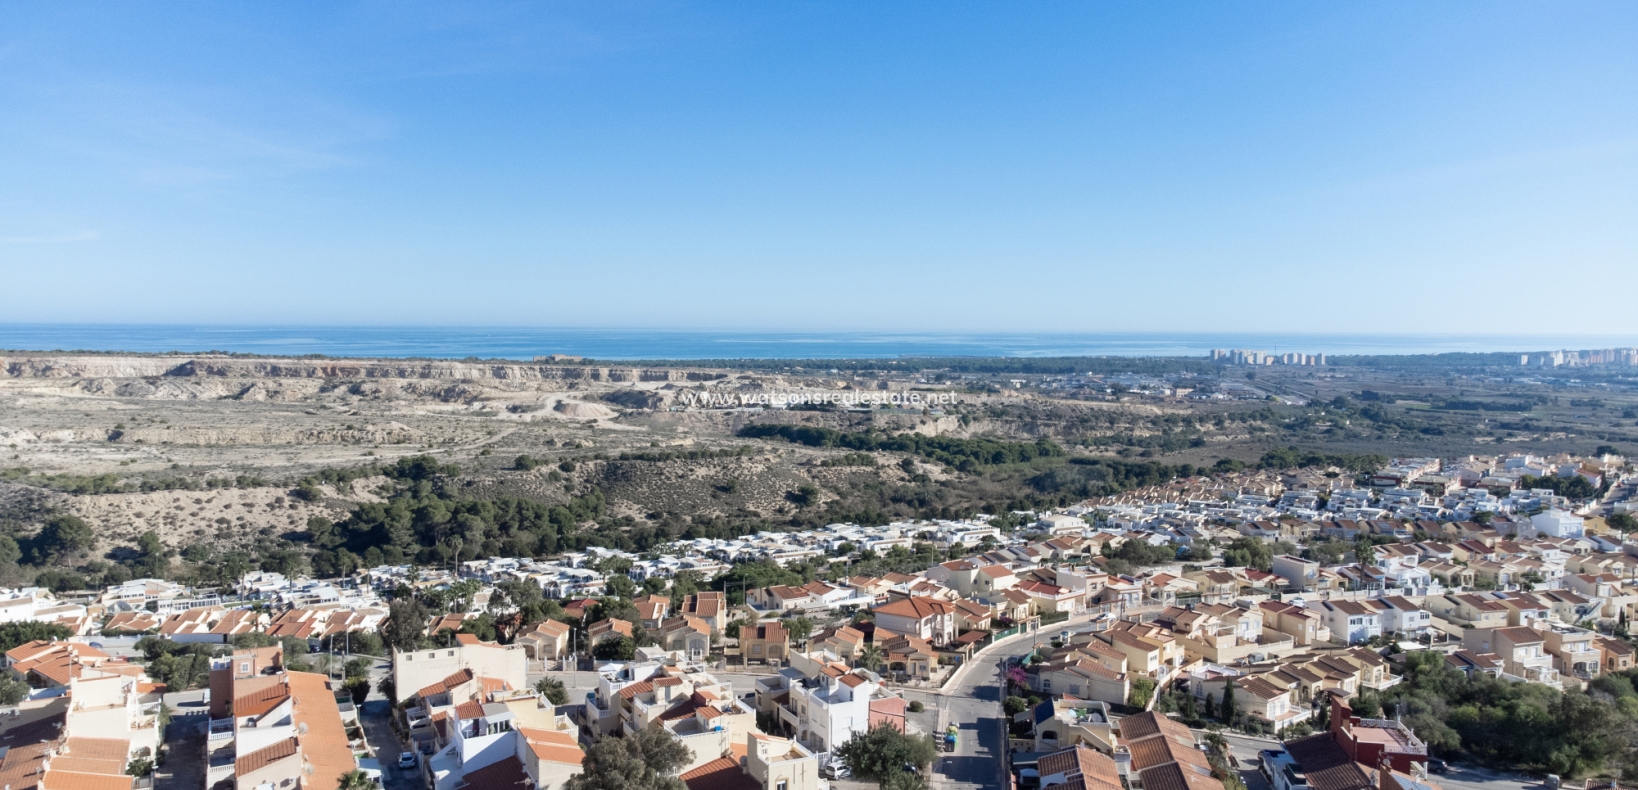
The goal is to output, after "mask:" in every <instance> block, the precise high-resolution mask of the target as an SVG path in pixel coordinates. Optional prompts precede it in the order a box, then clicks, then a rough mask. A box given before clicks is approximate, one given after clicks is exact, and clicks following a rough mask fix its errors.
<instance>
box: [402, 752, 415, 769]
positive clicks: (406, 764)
mask: <svg viewBox="0 0 1638 790" xmlns="http://www.w3.org/2000/svg"><path fill="white" fill-rule="evenodd" d="M415 761H416V754H415V752H404V753H403V754H400V755H398V767H399V768H414V767H415Z"/></svg>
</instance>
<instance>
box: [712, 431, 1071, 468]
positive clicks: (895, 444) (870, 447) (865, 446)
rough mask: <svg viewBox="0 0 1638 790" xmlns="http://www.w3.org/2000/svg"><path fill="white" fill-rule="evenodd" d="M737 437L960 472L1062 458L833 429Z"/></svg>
mask: <svg viewBox="0 0 1638 790" xmlns="http://www.w3.org/2000/svg"><path fill="white" fill-rule="evenodd" d="M738 435H740V436H743V437H746V438H750V439H784V440H785V441H787V442H791V443H793V444H805V445H807V446H809V447H840V448H842V449H845V450H858V451H862V452H876V451H886V452H900V453H910V454H912V455H919V456H921V457H923V458H927V459H930V460H933V461H937V462H938V463H941V464H944V465H946V466H953V467H957V468H963V469H971V468H974V467H978V466H994V465H997V464H1014V463H1023V462H1027V461H1032V460H1034V459H1036V458H1050V457H1055V456H1062V455H1063V454H1064V451H1063V448H1061V447H1059V446H1058V445H1056V444H1053V443H1052V442H1049V441H1047V440H1045V439H1042V440H1040V441H1037V442H1002V441H997V440H995V439H957V438H954V437H949V436H922V435H920V434H907V433H901V434H879V433H847V432H844V431H838V430H836V429H834V428H818V427H812V426H807V425H747V426H745V427H744V428H741V429H740V430H739V434H738Z"/></svg>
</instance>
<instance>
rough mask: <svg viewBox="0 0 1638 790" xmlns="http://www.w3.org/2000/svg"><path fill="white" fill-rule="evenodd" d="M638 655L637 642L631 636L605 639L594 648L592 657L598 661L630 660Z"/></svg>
mask: <svg viewBox="0 0 1638 790" xmlns="http://www.w3.org/2000/svg"><path fill="white" fill-rule="evenodd" d="M636 657H637V643H636V641H634V640H633V639H632V638H631V637H629V636H622V637H620V638H618V639H605V640H603V641H601V642H598V643H597V646H596V647H594V648H592V658H595V659H597V660H598V661H630V660H632V659H634V658H636Z"/></svg>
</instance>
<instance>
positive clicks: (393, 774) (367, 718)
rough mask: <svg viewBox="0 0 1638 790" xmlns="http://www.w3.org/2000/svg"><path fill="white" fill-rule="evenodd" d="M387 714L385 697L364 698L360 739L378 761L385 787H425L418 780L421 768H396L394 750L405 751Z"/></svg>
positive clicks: (394, 789) (400, 789) (399, 789)
mask: <svg viewBox="0 0 1638 790" xmlns="http://www.w3.org/2000/svg"><path fill="white" fill-rule="evenodd" d="M391 716H392V703H390V702H388V701H387V700H385V699H370V700H365V701H364V708H363V710H362V711H361V715H360V716H359V719H360V720H362V721H363V722H364V738H365V739H366V740H368V741H369V742H370V746H371V747H373V748H374V749H375V754H376V759H378V760H380V761H381V776H382V779H383V783H384V784H385V785H386V787H387V790H421V788H423V787H425V786H426V783H425V782H423V781H422V779H421V769H420V768H419V767H416V768H409V769H401V768H399V767H398V753H399V752H402V751H407V750H406V749H405V748H404V745H403V744H402V743H401V742H400V741H399V740H398V736H397V735H396V734H394V733H393V731H392V724H391V720H390V718H389V717H391Z"/></svg>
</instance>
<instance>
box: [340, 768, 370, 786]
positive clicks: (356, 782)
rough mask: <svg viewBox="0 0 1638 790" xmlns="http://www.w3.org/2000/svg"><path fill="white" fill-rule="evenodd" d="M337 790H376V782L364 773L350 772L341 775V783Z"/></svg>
mask: <svg viewBox="0 0 1638 790" xmlns="http://www.w3.org/2000/svg"><path fill="white" fill-rule="evenodd" d="M336 790H375V782H373V781H370V777H369V776H367V775H365V773H364V772H363V771H348V772H347V773H344V774H342V775H341V783H340V784H338V785H336Z"/></svg>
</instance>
